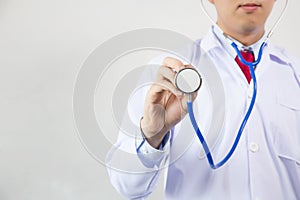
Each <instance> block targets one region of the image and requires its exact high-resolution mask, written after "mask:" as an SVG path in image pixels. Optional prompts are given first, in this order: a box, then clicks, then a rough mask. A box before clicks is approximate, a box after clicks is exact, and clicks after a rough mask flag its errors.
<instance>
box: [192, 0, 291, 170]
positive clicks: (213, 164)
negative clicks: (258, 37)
mask: <svg viewBox="0 0 300 200" xmlns="http://www.w3.org/2000/svg"><path fill="white" fill-rule="evenodd" d="M203 1H204V0H201V8H202V10H203V11H204V13H205V14H206V15H207V17H208V18H209V19H210V21H211V22H212V23H213V24H215V22H214V20H213V18H212V17H211V16H210V15H209V14H208V12H207V10H206V8H205V6H204V3H203ZM287 5H288V0H285V5H284V8H283V10H282V11H281V14H280V16H279V18H278V19H277V21H276V22H275V24H274V25H273V27H272V28H271V30H270V31H269V33H268V34H267V37H266V40H265V41H264V42H263V43H262V44H261V46H260V49H259V53H258V57H257V59H256V60H255V61H254V62H247V61H246V60H245V59H244V58H243V56H242V55H241V53H240V51H239V49H238V46H237V45H236V44H235V42H234V41H233V40H232V39H231V38H230V37H229V36H227V35H226V34H225V33H223V34H224V36H225V38H226V39H229V40H230V41H231V42H232V43H231V46H232V47H233V48H234V50H235V51H236V53H237V55H238V58H239V60H240V61H241V62H242V63H243V64H245V65H247V66H248V67H249V68H250V75H251V78H252V82H253V94H252V99H251V102H250V105H249V107H248V110H247V112H246V115H245V117H244V119H243V121H242V123H241V125H240V128H239V131H238V133H237V136H236V138H235V140H234V143H233V145H232V147H231V149H230V150H229V152H228V153H227V155H226V156H225V157H224V158H223V160H221V161H220V162H219V163H217V164H215V163H214V160H213V157H212V155H211V152H210V150H209V147H208V145H207V143H206V141H205V139H204V137H203V135H202V133H201V131H200V129H199V127H198V125H197V122H196V119H195V116H194V112H193V103H192V100H191V99H192V98H191V94H189V100H188V102H187V109H188V113H189V117H190V120H191V123H192V125H193V128H194V129H195V132H196V134H197V136H198V138H199V140H200V142H201V144H202V146H203V149H204V151H205V153H206V157H207V160H208V162H209V165H210V167H211V168H212V169H217V168H219V167H221V166H223V165H224V164H225V163H226V162H227V161H228V160H229V158H230V157H231V156H232V154H233V153H234V151H235V149H236V147H237V145H238V143H239V140H240V138H241V136H242V133H243V130H244V128H245V126H246V124H247V121H248V119H249V117H250V114H251V112H252V110H253V107H254V104H255V100H256V93H257V81H256V76H255V72H254V68H255V66H257V65H258V64H259V63H260V61H261V58H262V52H263V49H264V47H265V46H266V43H267V41H268V39H269V38H270V37H271V35H272V34H273V32H274V30H275V28H276V27H277V25H278V24H279V22H280V21H281V19H282V17H283V15H284V12H285V11H286V8H287Z"/></svg>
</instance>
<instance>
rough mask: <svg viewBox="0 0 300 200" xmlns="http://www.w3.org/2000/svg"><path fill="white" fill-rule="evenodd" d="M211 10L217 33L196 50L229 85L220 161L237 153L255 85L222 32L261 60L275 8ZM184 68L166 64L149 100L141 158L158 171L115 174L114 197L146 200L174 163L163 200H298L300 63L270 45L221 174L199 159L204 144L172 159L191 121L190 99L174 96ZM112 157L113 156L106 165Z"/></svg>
mask: <svg viewBox="0 0 300 200" xmlns="http://www.w3.org/2000/svg"><path fill="white" fill-rule="evenodd" d="M210 2H211V3H212V4H214V5H215V8H216V10H217V15H218V19H217V25H216V26H213V27H212V29H211V30H210V32H209V33H208V35H207V36H206V37H205V38H203V39H202V40H201V41H200V42H199V44H198V45H199V46H200V47H201V49H204V50H205V51H207V52H208V54H209V55H210V57H211V59H212V60H213V62H214V63H215V64H216V66H217V67H218V72H219V74H220V76H221V80H222V83H223V85H224V91H225V97H226V102H225V107H226V108H225V109H226V113H225V122H224V124H223V129H222V133H221V134H220V136H219V137H218V140H217V142H216V143H215V146H214V148H213V151H212V154H213V156H214V158H215V160H217V161H218V160H221V159H222V158H223V157H224V155H226V153H227V152H228V150H229V149H230V148H231V146H232V143H233V141H234V139H235V136H236V132H237V128H238V127H237V125H238V124H240V123H241V118H242V116H243V115H244V113H245V110H246V108H247V105H248V104H249V102H250V100H251V97H252V96H251V94H252V93H251V88H252V84H253V83H252V81H251V78H250V79H249V77H248V75H245V74H244V73H243V72H242V70H241V69H240V67H239V65H238V64H237V63H238V62H239V61H238V59H237V58H236V55H237V54H236V52H235V51H234V50H233V48H232V47H231V46H230V42H229V41H228V40H227V39H226V38H225V37H224V36H223V32H224V33H225V34H226V35H228V36H230V37H231V38H233V39H234V40H235V41H236V43H238V44H239V47H240V48H243V49H247V50H249V51H250V50H251V51H253V54H254V57H256V58H257V55H258V50H259V47H260V45H261V44H262V42H263V41H264V39H265V37H266V33H265V22H266V20H267V18H268V16H269V14H270V12H271V10H272V8H273V4H274V2H275V1H274V0H258V1H252V0H210ZM184 67H191V66H189V65H184V64H183V63H182V62H181V61H180V60H179V59H175V58H172V57H167V58H165V59H164V61H163V63H162V67H161V68H160V70H159V71H158V74H157V78H156V82H155V83H154V84H153V85H152V86H151V87H150V89H149V91H148V92H147V95H146V99H145V105H144V113H143V118H142V119H141V122H140V126H141V132H142V134H143V136H144V137H145V140H144V141H143V142H141V143H140V144H138V145H137V146H138V147H137V157H139V159H140V160H141V161H142V162H143V163H144V164H145V166H147V165H148V166H149V168H151V167H152V168H153V169H155V166H156V167H157V170H153V171H150V172H148V173H144V174H131V175H130V174H122V173H121V172H117V171H114V170H112V169H109V174H110V177H111V181H112V184H113V185H114V186H115V187H116V189H117V190H118V191H119V192H120V193H122V194H123V195H125V196H126V197H128V198H130V199H143V198H146V197H147V196H149V195H150V194H151V192H152V191H153V190H154V189H155V185H156V182H157V180H158V178H159V176H160V169H159V166H162V163H164V162H165V161H166V160H172V162H170V163H169V165H168V168H167V170H166V186H165V187H166V188H165V198H166V199H169V200H171V199H180V200H181V199H189V200H190V199H229V200H232V199H243V200H244V199H272V200H273V199H300V62H299V61H298V60H296V59H295V58H293V57H291V56H290V55H288V54H287V53H286V52H285V51H284V50H283V49H281V48H278V47H275V46H273V45H271V44H269V43H268V44H267V46H266V47H265V48H264V50H263V59H262V61H261V63H260V64H259V65H258V66H256V69H255V73H256V75H257V81H258V83H259V86H258V95H257V100H256V104H255V106H254V109H253V112H252V114H251V117H250V119H249V121H248V123H247V126H246V128H245V130H244V132H243V135H242V137H241V139H240V143H239V145H238V148H237V149H236V151H235V153H234V154H233V156H232V158H231V159H230V160H229V162H228V163H226V164H225V165H224V166H223V167H221V168H219V169H217V170H212V169H211V168H210V167H209V165H208V164H207V162H206V160H205V159H202V158H199V152H200V150H199V149H201V148H202V147H201V145H200V143H199V142H198V141H193V142H192V144H191V145H190V146H189V148H188V149H186V151H184V152H182V155H181V156H180V157H176V159H174V155H175V154H174V152H175V151H176V148H180V147H178V145H176V137H175V136H174V134H175V132H176V130H178V129H179V131H178V132H180V133H177V134H186V132H190V130H189V131H184V130H182V128H177V127H178V125H179V124H181V122H182V120H183V116H185V115H186V113H187V112H186V101H187V97H186V96H185V95H183V94H182V93H181V92H179V91H178V89H177V88H176V86H175V84H174V77H175V74H176V72H178V71H179V70H180V69H182V68H184ZM174 71H175V72H174ZM201 90H202V88H201ZM201 90H200V92H199V93H201ZM204 90H205V88H204ZM204 93H205V92H204ZM193 97H194V100H195V101H196V102H198V101H201V98H205V97H204V95H202V96H201V94H198V96H196V94H195V95H194V96H193ZM204 102H206V101H204ZM200 104H201V103H200ZM206 115H209V113H208V112H205V111H204V112H202V113H201V116H202V117H203V119H204V121H205V117H206ZM204 126H205V125H204ZM177 144H179V143H177ZM121 145H122V141H119V144H118V146H121ZM141 149H142V150H141ZM113 157H114V153H113V152H112V153H111V154H110V155H109V156H108V160H107V162H108V163H109V162H110V160H111V159H113ZM153 166H154V167H153Z"/></svg>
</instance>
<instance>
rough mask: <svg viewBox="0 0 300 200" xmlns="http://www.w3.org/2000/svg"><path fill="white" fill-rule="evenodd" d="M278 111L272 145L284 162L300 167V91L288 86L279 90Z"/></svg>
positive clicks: (295, 87)
mask: <svg viewBox="0 0 300 200" xmlns="http://www.w3.org/2000/svg"><path fill="white" fill-rule="evenodd" d="M277 102H278V104H279V109H278V113H277V115H278V116H277V117H276V119H277V120H276V121H275V122H274V124H273V133H274V145H275V149H276V151H277V155H278V156H279V157H280V158H281V160H282V161H284V162H289V163H290V162H292V163H294V164H296V166H298V167H300V89H299V87H298V85H290V87H286V88H284V90H283V89H281V90H279V92H278V95H277Z"/></svg>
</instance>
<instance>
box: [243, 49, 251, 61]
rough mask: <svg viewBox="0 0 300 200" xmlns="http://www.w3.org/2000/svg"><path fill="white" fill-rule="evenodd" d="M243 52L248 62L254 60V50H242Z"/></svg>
mask: <svg viewBox="0 0 300 200" xmlns="http://www.w3.org/2000/svg"><path fill="white" fill-rule="evenodd" d="M241 54H242V56H243V58H244V59H245V60H246V61H247V62H253V61H254V54H253V51H251V50H242V51H241Z"/></svg>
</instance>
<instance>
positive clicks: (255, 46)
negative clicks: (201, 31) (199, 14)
mask: <svg viewBox="0 0 300 200" xmlns="http://www.w3.org/2000/svg"><path fill="white" fill-rule="evenodd" d="M212 31H213V33H214V34H215V35H216V37H217V38H218V40H219V41H220V43H221V45H222V47H223V48H225V49H226V50H227V51H228V53H229V54H230V55H231V56H232V57H233V58H235V57H236V55H237V53H236V51H235V50H234V49H233V48H232V46H231V43H232V42H231V41H230V40H228V39H226V38H225V36H224V35H223V31H222V29H221V28H220V27H219V26H218V25H214V26H213V27H212ZM266 37H267V35H266V33H265V34H264V35H263V37H261V38H260V39H259V40H258V41H257V42H256V43H254V44H252V45H250V46H244V45H243V44H241V43H240V42H239V41H237V40H235V39H233V38H232V40H233V41H234V42H235V43H236V44H237V46H238V48H239V50H243V49H248V50H252V51H253V53H254V56H255V58H257V57H258V53H259V49H260V47H261V44H262V43H263V42H264V41H265V40H266Z"/></svg>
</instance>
